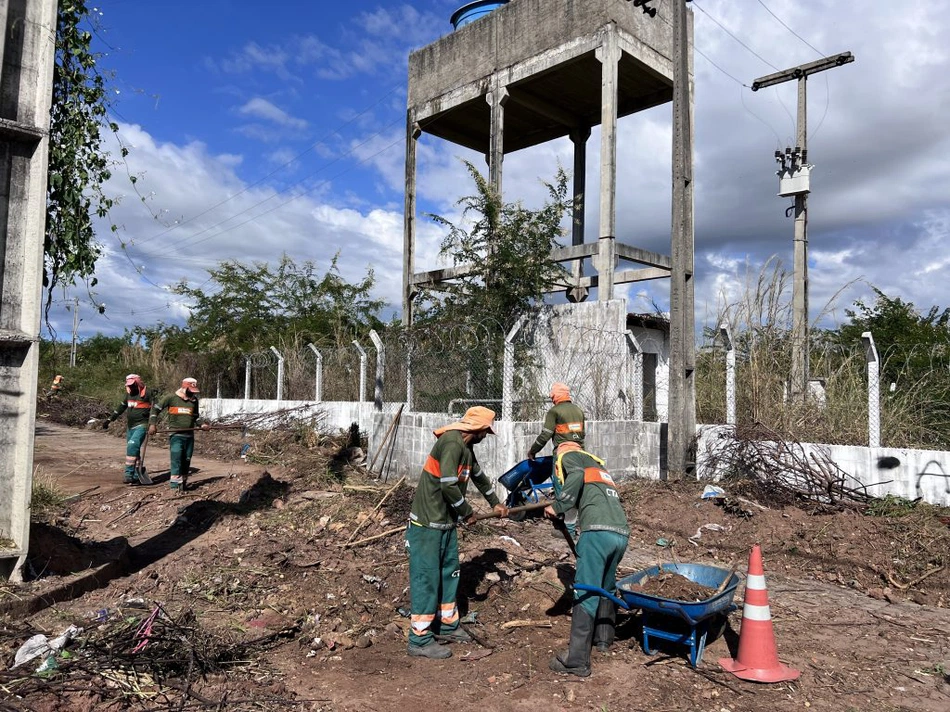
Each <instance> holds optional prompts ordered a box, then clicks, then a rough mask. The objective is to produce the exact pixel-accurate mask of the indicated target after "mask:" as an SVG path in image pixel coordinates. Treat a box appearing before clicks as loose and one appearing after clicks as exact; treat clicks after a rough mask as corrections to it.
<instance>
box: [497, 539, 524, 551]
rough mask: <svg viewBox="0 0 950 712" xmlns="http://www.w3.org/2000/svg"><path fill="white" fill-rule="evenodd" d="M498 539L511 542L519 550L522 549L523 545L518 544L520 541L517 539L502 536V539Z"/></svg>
mask: <svg viewBox="0 0 950 712" xmlns="http://www.w3.org/2000/svg"><path fill="white" fill-rule="evenodd" d="M498 538H499V539H501V540H502V541H507V542H510V543H511V544H514V545H515V546H517V547H518V548H519V549H521V548H522V546H521V544H519V543H518V540H517V539H515V538H514V537H512V536H500V537H498Z"/></svg>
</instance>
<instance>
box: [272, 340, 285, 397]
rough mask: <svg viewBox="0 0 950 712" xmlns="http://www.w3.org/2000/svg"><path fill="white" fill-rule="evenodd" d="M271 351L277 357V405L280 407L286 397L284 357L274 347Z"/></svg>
mask: <svg viewBox="0 0 950 712" xmlns="http://www.w3.org/2000/svg"><path fill="white" fill-rule="evenodd" d="M270 350H271V353H273V354H274V356H276V357H277V404H278V405H280V402H281V400H283V396H284V355H283V354H282V353H281V352H280V351H278V350H277V349H276V348H274V347H273V346H271V347H270Z"/></svg>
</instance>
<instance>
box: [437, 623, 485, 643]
mask: <svg viewBox="0 0 950 712" xmlns="http://www.w3.org/2000/svg"><path fill="white" fill-rule="evenodd" d="M435 639H436V640H438V641H439V642H440V643H471V642H473V641H474V640H475V639H474V638H472V636H470V635H469V634H468V631H467V630H465V629H464V628H462V627H461V626H459V627H458V628H456V629H455V630H446V631H443V632H441V633H436V634H435Z"/></svg>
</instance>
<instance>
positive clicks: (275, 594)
mask: <svg viewBox="0 0 950 712" xmlns="http://www.w3.org/2000/svg"><path fill="white" fill-rule="evenodd" d="M197 437H198V442H197V448H198V449H197V452H196V455H195V458H194V460H193V462H192V464H193V466H194V467H196V468H197V469H198V471H197V472H195V473H193V474H192V477H191V479H190V482H189V484H190V485H191V489H190V490H189V491H188V492H186V493H185V494H184V495H181V496H177V497H175V496H172V495H171V493H170V492H169V491H168V484H167V479H164V478H163V477H164V474H163V472H162V469H163V468H162V466H163V465H164V463H165V462H166V461H167V455H168V453H167V450H166V449H164V448H163V444H162V443H161V442H156V443H155V444H154V446H150V453H149V460H150V463H152V466H151V467H150V471H155V472H156V476H155V478H154V479H155V481H156V482H157V483H158V484H156V485H155V486H154V487H126V486H123V485H122V484H121V477H122V460H123V456H124V442H123V441H122V440H120V439H119V438H117V437H110V436H109V434H107V433H104V432H103V431H101V430H100V431H83V430H78V429H73V428H65V427H61V426H57V425H54V424H49V423H47V424H44V426H43V428H42V429H41V430H40V431H39V432H38V433H37V437H36V451H35V452H36V457H35V467H36V479H37V480H38V481H41V482H43V483H47V484H52V485H54V486H56V487H58V488H59V490H60V491H61V492H62V493H63V494H67V495H76V494H80V493H82V494H81V496H78V497H74V498H73V499H72V500H70V501H66V502H60V503H59V504H55V505H52V504H51V505H50V506H49V507H48V508H47V509H46V510H45V511H46V512H47V514H46V517H45V527H37V528H36V530H35V532H34V537H35V543H36V544H37V546H36V549H35V552H36V555H35V556H32V557H31V559H30V563H29V566H28V571H27V573H28V578H30V579H32V580H29V581H27V582H26V583H21V584H4V585H0V610H2V611H7V613H6V614H5V615H4V616H3V618H2V619H0V651H2V656H0V707H3V708H4V709H33V710H57V709H62V710H66V709H68V710H94V709H96V710H98V709H104V710H110V711H111V710H124V709H133V710H146V709H147V710H173V709H221V710H226V711H233V710H245V709H246V710H251V709H273V710H277V709H288V710H289V709H293V710H324V711H327V712H330V711H334V712H335V711H337V710H340V711H343V710H346V711H351V710H352V711H356V710H370V711H372V710H378V711H380V712H383V711H388V710H393V709H400V708H406V709H410V708H413V707H418V708H425V709H433V710H437V709H449V708H463V707H472V708H477V709H479V710H482V711H485V712H494V711H501V710H506V711H507V710H516V711H517V710H524V711H528V710H535V709H538V708H543V709H545V710H552V711H553V710H585V711H586V710H590V711H592V712H593V711H596V712H625V711H640V710H642V711H644V712H645V711H647V710H649V711H650V712H670V711H673V710H676V711H683V712H686V711H690V712H694V711H695V712H752V711H758V710H762V709H771V710H776V711H778V712H785V711H786V710H788V711H790V710H829V711H832V710H833V711H834V712H858V711H861V712H864V711H866V710H873V711H874V712H896V711H898V710H900V711H905V710H906V711H909V710H919V711H923V712H938V711H939V712H945V711H946V710H947V709H948V708H950V680H948V677H947V675H948V672H950V611H948V610H947V608H946V606H947V603H948V598H950V593H948V590H950V577H948V572H947V570H946V569H945V568H944V569H941V568H940V567H941V566H945V565H946V564H947V563H948V562H946V557H947V556H948V552H950V536H948V535H950V530H947V528H946V526H945V525H943V524H942V523H941V522H940V520H939V516H942V515H938V514H934V513H927V512H925V511H924V510H923V509H917V508H912V509H910V510H909V511H906V512H902V513H895V512H886V511H883V512H880V513H879V514H880V515H879V516H871V515H869V514H864V513H860V512H854V511H845V512H839V513H823V514H812V513H809V512H808V511H807V510H806V509H803V508H799V507H796V506H786V507H783V508H776V507H774V506H772V504H771V503H768V502H758V504H759V505H761V506H762V507H768V508H767V509H760V508H759V507H757V506H753V505H744V506H745V508H747V509H748V510H750V511H751V512H752V514H751V516H748V515H746V514H743V513H742V512H740V511H736V510H730V509H728V508H724V507H722V506H719V505H716V504H714V503H712V502H708V501H703V500H702V499H701V498H700V493H701V491H702V486H701V485H700V484H698V483H696V482H676V483H669V484H666V483H657V482H647V481H628V482H625V483H622V484H621V486H620V493H621V497H622V500H623V503H624V507H625V509H626V511H627V514H628V518H629V522H630V527H631V537H630V543H629V547H628V550H627V553H626V556H625V557H624V559H623V561H622V562H621V568H620V570H619V571H620V574H621V575H622V576H629V575H633V574H635V573H637V572H640V571H643V570H645V569H648V568H650V567H653V566H656V565H657V564H658V563H667V562H696V563H703V564H710V565H714V566H719V567H721V568H723V569H725V570H727V571H729V570H732V568H733V567H735V568H736V569H737V573H738V574H739V575H740V577H742V578H744V574H745V571H746V566H747V562H748V556H749V550H750V548H751V546H752V545H753V544H754V543H759V544H761V546H762V551H763V556H764V560H765V575H766V580H767V585H768V593H769V599H770V610H771V616H772V622H773V628H774V643H775V645H776V648H777V650H778V655H779V657H780V659H781V660H782V662H783V663H785V664H787V665H788V666H790V667H792V668H794V669H796V670H799V671H800V672H801V675H800V677H799V678H798V679H797V680H792V681H787V682H784V683H780V684H757V683H754V682H748V681H744V680H740V679H738V678H736V677H734V676H732V675H731V674H729V673H727V672H725V671H724V670H723V668H722V667H721V666H720V664H719V660H720V659H730V658H731V657H733V656H734V655H736V654H737V650H738V645H739V635H740V632H741V629H742V612H741V606H742V597H743V590H744V588H743V586H742V585H740V586H739V587H738V590H737V592H736V595H735V600H734V602H735V603H736V604H737V605H738V606H739V610H737V611H734V612H732V613H730V614H729V615H728V618H727V620H726V621H725V626H724V630H723V632H722V633H721V634H719V629H718V627H716V628H715V629H714V630H713V631H712V633H713V634H715V637H714V638H712V639H710V640H709V641H708V644H707V647H706V650H705V653H704V655H703V657H702V660H701V661H700V663H699V665H698V666H697V668H696V669H693V668H692V667H691V666H690V664H689V660H688V657H687V649H686V648H685V646H683V645H678V644H675V643H666V644H661V645H660V647H659V649H658V652H656V653H655V654H653V655H647V654H646V653H644V651H643V649H642V646H641V630H640V626H641V616H640V612H639V611H637V610H633V611H623V610H621V611H620V613H619V616H618V628H617V639H616V641H615V642H614V643H613V645H612V646H611V647H610V649H609V651H608V652H606V653H601V652H597V651H595V652H594V653H593V655H592V670H593V672H592V675H591V677H589V678H586V679H582V678H576V677H571V676H568V677H562V676H559V675H557V674H555V673H553V672H551V671H550V670H549V669H548V661H549V660H550V658H551V656H552V655H554V654H555V653H557V652H559V651H561V650H563V649H564V648H565V647H566V644H567V641H568V637H569V633H570V611H571V592H570V588H569V587H570V584H571V582H572V580H573V577H574V572H575V564H574V560H573V558H572V556H571V554H570V553H569V551H568V548H567V545H566V542H565V541H564V539H563V537H562V535H561V534H560V533H558V532H557V531H555V530H554V529H553V528H552V527H551V525H550V523H548V522H547V521H545V520H543V519H541V518H535V517H529V518H528V519H527V520H525V521H524V522H510V521H498V520H488V521H485V522H481V523H479V524H477V525H475V526H473V527H469V528H463V529H461V530H459V532H458V534H459V544H460V550H461V569H460V576H459V599H458V601H459V607H460V610H461V614H462V616H463V617H464V620H466V621H468V622H467V623H466V625H467V627H468V628H469V629H470V630H471V631H472V632H473V633H474V634H475V635H476V636H477V638H478V640H480V641H481V643H482V644H478V643H473V644H453V645H452V646H451V648H452V651H453V655H452V657H451V658H449V659H447V660H427V659H420V658H410V657H409V656H408V655H407V654H406V635H407V632H408V628H409V621H408V619H407V618H406V617H405V615H404V614H405V612H406V610H407V609H408V607H409V589H408V586H409V577H408V563H407V559H406V555H405V546H404V541H403V537H402V536H401V533H400V530H401V528H402V526H403V525H404V522H405V521H406V512H407V511H408V503H409V502H410V500H411V497H412V493H413V490H412V488H411V487H410V486H409V485H407V484H405V483H401V482H399V481H398V478H395V477H391V478H389V479H388V480H386V481H384V480H383V479H381V478H380V477H379V476H376V475H374V474H372V473H369V472H367V471H366V470H365V468H364V467H363V466H362V465H361V464H360V463H359V461H358V460H356V459H353V460H352V461H351V460H348V459H347V458H348V455H346V453H347V449H348V448H352V442H351V438H350V439H348V438H347V434H345V433H341V434H334V433H327V434H322V435H320V436H319V437H314V438H312V439H311V438H301V435H300V432H299V431H295V432H293V433H288V434H286V435H285V434H284V433H281V432H268V433H251V435H250V443H251V453H252V455H255V454H256V456H258V457H260V459H259V460H258V461H256V462H255V461H254V457H253V456H252V457H250V458H249V459H248V461H247V462H244V461H243V460H241V459H240V456H239V453H240V450H241V446H242V443H241V442H239V441H238V440H237V437H238V435H237V434H229V433H228V432H227V431H220V432H217V433H205V434H199V435H198V436H197ZM212 438H214V439H213V440H212ZM232 438H233V439H234V440H233V442H231V440H229V439H232ZM265 442H266V443H268V444H269V445H268V447H270V446H271V445H273V446H274V447H275V448H277V449H272V450H267V451H266V453H265V450H264V443H265ZM258 443H260V446H259V448H258V449H257V451H255V448H256V447H258V445H257V444H258ZM212 444H213V445H214V447H210V446H211V445H212ZM278 446H279V447H278ZM152 447H154V449H152ZM278 450H279V454H275V453H277V452H278ZM268 453H270V454H268ZM212 454H214V455H215V456H212ZM265 455H266V457H265ZM334 463H336V464H334ZM340 463H343V464H342V465H340ZM394 485H398V486H395V487H394ZM93 488H96V489H93ZM469 499H470V501H471V502H472V503H473V505H475V506H476V508H477V509H478V510H479V511H487V505H486V504H485V502H484V501H482V500H481V498H480V497H479V495H478V494H477V493H476V492H470V495H469ZM709 524H715V525H716V526H715V527H708V526H707V525H709ZM50 529H56V530H58V531H59V532H60V533H61V534H66V535H69V537H70V538H69V539H68V540H66V539H64V538H62V537H57V538H54V537H53V535H52V534H51V533H50V532H49V530H50ZM44 540H45V542H46V544H48V545H47V546H41V544H43V542H44ZM63 541H68V546H69V556H68V557H53V556H49V555H47V554H44V553H43V552H49V551H52V550H54V549H55V548H56V546H62V542H63ZM658 541H662V542H663V543H664V544H665V546H660V545H658V543H657V542H658ZM57 542H60V544H57ZM106 543H111V546H115V547H116V548H117V549H119V548H122V547H121V546H120V545H123V544H124V546H125V554H124V555H123V562H122V564H121V566H118V567H114V568H113V569H111V570H105V569H103V568H101V567H100V563H101V558H102V557H101V555H102V552H104V551H107V550H108V547H105V546H104V544H106ZM348 543H349V544H351V546H349V547H347V544H348ZM352 544H359V545H357V546H352ZM64 558H66V559H68V561H63V559H64ZM90 565H92V566H93V568H91V569H90V568H89V566H90ZM83 576H85V579H84V580H83V584H82V585H79V584H78V582H77V578H78V577H83ZM33 601H35V602H37V606H38V608H36V607H30V606H28V605H27V604H30V603H31V602H33ZM46 602H48V604H51V605H45V607H44V603H46ZM153 615H154V617H153V619H152V625H151V627H149V626H146V627H145V630H149V631H151V633H150V634H141V635H140V634H139V633H138V632H137V631H139V630H140V629H141V628H142V624H143V623H147V622H148V618H149V617H150V616H153ZM72 623H75V624H77V625H79V626H80V627H82V628H83V631H82V632H81V633H79V634H78V636H77V638H76V640H75V641H74V642H72V643H70V644H69V645H68V646H67V650H68V651H70V653H71V657H70V658H69V659H65V658H62V657H60V658H57V661H58V668H57V669H56V672H55V673H54V674H52V675H48V676H43V677H38V676H34V675H31V674H30V673H31V672H32V671H33V670H34V669H35V668H36V666H37V665H38V664H39V662H38V661H33V662H31V663H28V664H26V665H24V666H21V667H19V668H16V669H14V670H9V667H10V666H11V665H12V664H13V656H14V653H15V652H16V650H17V649H18V648H19V647H20V646H21V645H22V644H23V643H24V642H25V641H26V640H27V639H28V638H29V637H30V636H32V635H34V634H36V633H44V634H46V635H48V636H50V637H53V636H56V635H59V634H60V633H62V632H63V630H65V629H66V628H67V627H68V626H69V625H70V624H72ZM143 635H144V637H143ZM149 635H150V636H151V637H149ZM756 642H761V641H756ZM136 649H137V652H134V653H133V650H136Z"/></svg>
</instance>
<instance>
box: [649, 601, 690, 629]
mask: <svg viewBox="0 0 950 712" xmlns="http://www.w3.org/2000/svg"><path fill="white" fill-rule="evenodd" d="M657 603H658V604H659V606H660V608H662V609H663V610H665V611H669V612H670V613H676V614H677V615H678V616H679V617H680V618H682V619H683V620H684V621H685V622H686V625H688V626H690V627H695V626H696V625H697V624H698V623H699V621H696V620H693V617H692V616H690V615H689V613H687V612H686V611H684V610H683V607H682V606H681V605H680V604H678V603H667V602H666V601H657Z"/></svg>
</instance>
